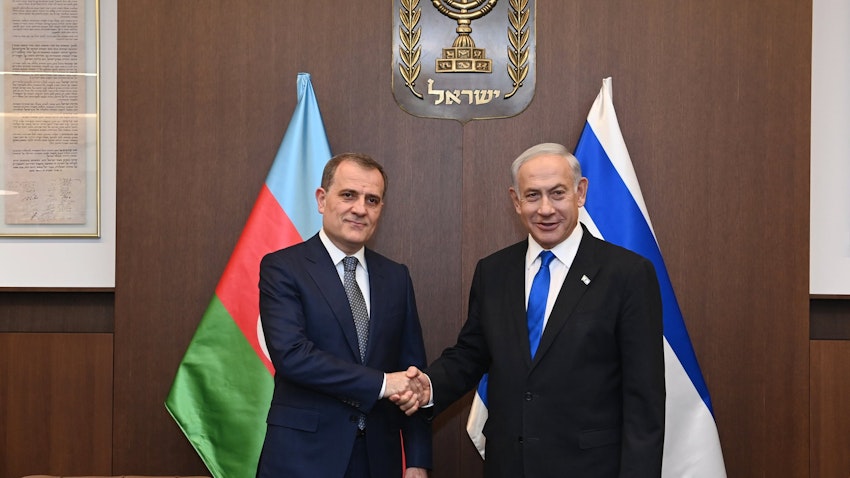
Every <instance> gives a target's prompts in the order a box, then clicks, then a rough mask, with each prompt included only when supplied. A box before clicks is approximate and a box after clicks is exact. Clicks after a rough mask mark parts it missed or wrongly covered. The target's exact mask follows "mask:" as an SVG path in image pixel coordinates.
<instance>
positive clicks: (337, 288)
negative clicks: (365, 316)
mask: <svg viewBox="0 0 850 478" xmlns="http://www.w3.org/2000/svg"><path fill="white" fill-rule="evenodd" d="M306 246H307V248H308V254H306V260H307V271H308V272H309V274H310V277H311V278H312V279H313V281H315V283H316V286H317V287H318V288H319V291H321V293H322V296H324V298H325V301H327V304H328V307H330V309H331V311H333V314H334V316H335V317H336V320H337V321H338V322H339V326H340V329H341V330H342V333H343V335H344V336H345V341H346V342H347V343H348V347H349V348H350V349H351V352H352V354H353V356H354V357H357V358H358V361H359V357H360V350H359V348H358V346H357V330H356V329H355V327H354V316H353V315H352V314H351V307H350V306H349V305H348V296H346V295H345V288H344V287H343V286H342V282H341V281H340V280H339V272H337V270H336V265H335V264H333V263H332V262H331V258H330V255H328V251H327V250H326V249H325V246H324V244H322V240H321V239H319V236H318V234H317V235H315V236H313V237H312V238H311V239H309V240H308V241H307V243H306Z"/></svg>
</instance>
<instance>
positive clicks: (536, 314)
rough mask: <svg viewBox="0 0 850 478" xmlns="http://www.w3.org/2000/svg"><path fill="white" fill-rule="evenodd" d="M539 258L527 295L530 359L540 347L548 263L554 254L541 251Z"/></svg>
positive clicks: (547, 286) (546, 295) (547, 289)
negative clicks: (537, 267) (538, 264)
mask: <svg viewBox="0 0 850 478" xmlns="http://www.w3.org/2000/svg"><path fill="white" fill-rule="evenodd" d="M539 257H540V269H538V271H537V274H536V275H535V276H534V281H532V283H531V292H530V293H529V294H528V314H527V315H528V343H529V345H530V346H531V358H534V354H535V353H536V352H537V346H538V345H540V336H541V335H543V318H544V317H545V315H546V299H547V298H548V297H549V263H550V262H552V259H554V258H555V254H553V253H552V251H543V252H541V253H540V256H539Z"/></svg>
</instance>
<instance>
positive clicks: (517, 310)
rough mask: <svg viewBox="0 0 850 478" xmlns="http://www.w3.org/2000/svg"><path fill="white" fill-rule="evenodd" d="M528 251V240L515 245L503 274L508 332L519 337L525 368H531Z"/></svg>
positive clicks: (507, 259) (506, 260) (506, 261)
mask: <svg viewBox="0 0 850 478" xmlns="http://www.w3.org/2000/svg"><path fill="white" fill-rule="evenodd" d="M526 251H528V240H525V241H522V242H519V243H517V244H515V245H514V246H513V247H512V249H511V251H510V252H509V254H508V256H507V257H506V258H505V274H504V276H503V277H504V281H505V282H504V290H503V294H504V296H503V297H504V298H503V300H504V303H505V311H506V312H507V315H506V316H507V317H511V318H513V319H512V320H510V321H509V322H510V323H509V325H508V327H510V330H509V331H508V333H509V334H511V335H509V336H510V337H521V339H520V340H519V341H518V342H517V343H519V344H520V349H521V350H520V356H522V357H523V358H524V360H525V364H526V366H527V367H529V366H531V346H530V345H529V343H528V319H527V314H526V310H525V254H526Z"/></svg>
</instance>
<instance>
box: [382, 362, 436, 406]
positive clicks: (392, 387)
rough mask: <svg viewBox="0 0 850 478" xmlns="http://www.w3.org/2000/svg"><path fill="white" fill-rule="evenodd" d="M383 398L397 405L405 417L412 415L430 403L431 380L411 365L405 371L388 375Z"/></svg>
mask: <svg viewBox="0 0 850 478" xmlns="http://www.w3.org/2000/svg"><path fill="white" fill-rule="evenodd" d="M384 397H386V398H389V399H390V401H391V402H393V403H395V404H396V405H398V407H399V408H400V409H401V411H403V412H404V414H405V415H408V416H409V415H413V414H414V413H415V412H416V411H417V410H419V409H420V408H421V407H424V406H425V405H427V404H428V402H430V401H431V380H430V379H428V376H427V375H425V373H423V372H422V371H421V370H419V369H418V368H416V367H414V366H412V365H411V366H410V367H408V368H407V370H405V371H402V372H393V373H388V374H387V387H386V390H385V391H384Z"/></svg>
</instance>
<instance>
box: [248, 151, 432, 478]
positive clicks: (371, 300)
mask: <svg viewBox="0 0 850 478" xmlns="http://www.w3.org/2000/svg"><path fill="white" fill-rule="evenodd" d="M385 192H386V174H385V173H384V170H383V168H382V167H381V165H380V164H378V163H377V162H375V161H374V160H373V159H372V158H370V157H369V156H366V155H361V154H352V153H346V154H342V155H338V156H335V157H334V158H332V159H331V160H330V161H329V162H328V164H327V165H326V166H325V169H324V173H323V175H322V184H321V187H320V188H319V189H318V190H317V191H316V200H317V202H318V208H319V212H320V213H321V214H322V230H321V231H320V232H319V233H318V234H317V235H315V236H313V237H312V238H310V239H308V240H307V241H305V242H303V243H301V244H297V245H294V246H292V247H289V248H286V249H283V250H280V251H277V252H273V253H271V254H268V255H266V256H265V257H264V258H263V260H262V262H261V265H260V284H259V287H260V316H261V320H262V325H263V331H264V334H265V338H266V344H267V345H268V349H269V355H270V356H271V360H272V363H273V364H274V367H275V378H274V381H275V387H274V395H273V398H272V403H271V407H270V410H269V414H268V419H267V422H268V426H267V431H266V438H265V442H264V444H263V449H262V454H261V456H260V461H259V465H258V469H257V477H258V478H296V477H305V478H315V477H322V478H326V477H327V478H331V477H340V478H342V477H346V478H386V477H401V476H402V474H403V473H404V477H405V478H424V477H426V476H427V472H426V469H427V468H430V467H431V429H430V424H429V423H428V422H427V421H426V420H424V419H422V418H421V417H415V416H414V417H408V416H406V415H405V414H404V413H402V412H401V411H400V410H399V409H398V408H397V407H396V406H395V405H393V404H392V403H391V402H390V401H388V400H382V399H383V398H385V397H388V396H390V395H392V394H395V393H401V392H404V391H405V390H407V389H408V387H409V385H410V380H409V379H408V377H407V376H405V373H404V372H396V373H387V372H390V371H393V370H404V369H406V368H407V367H408V366H411V365H414V366H419V367H422V366H424V365H425V364H426V359H425V345H424V342H423V340H422V330H421V327H420V324H419V316H418V314H417V310H416V301H415V298H414V293H413V284H412V282H411V279H410V275H409V272H408V269H407V267H406V266H404V265H401V264H398V263H396V262H393V261H391V260H389V259H387V258H386V257H383V256H381V255H379V254H378V253H376V252H374V251H372V250H370V249H366V248H365V247H364V245H365V244H366V241H367V240H368V239H369V238H370V237H371V236H372V234H373V233H374V231H375V228H376V226H377V223H378V219H379V217H380V215H381V210H382V208H383V205H384V199H383V198H384V194H385ZM351 258H356V260H354V259H351ZM344 283H345V285H344ZM349 294H352V295H351V296H350V297H352V298H351V299H349ZM355 322H359V323H357V324H356V323H355ZM406 396H407V397H410V393H409V392H408V394H407V395H406ZM402 436H403V439H404V440H403V443H404V456H403V457H402V443H401V437H402ZM403 459H404V460H405V463H406V466H407V468H406V469H405V470H403V469H402V467H403V465H402V460H403Z"/></svg>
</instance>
